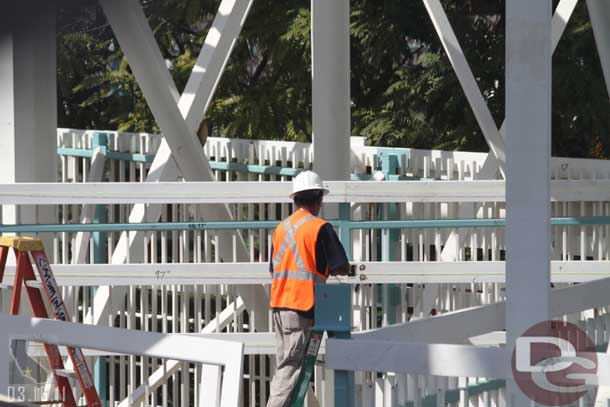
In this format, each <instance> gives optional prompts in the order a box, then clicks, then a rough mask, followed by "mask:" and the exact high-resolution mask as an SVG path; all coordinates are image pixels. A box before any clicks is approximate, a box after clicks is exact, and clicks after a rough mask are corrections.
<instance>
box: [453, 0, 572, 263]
mask: <svg viewBox="0 0 610 407" xmlns="http://www.w3.org/2000/svg"><path fill="white" fill-rule="evenodd" d="M577 5H578V0H561V1H560V2H559V4H558V5H557V8H556V9H555V14H554V15H553V21H552V33H551V35H552V45H551V47H552V50H553V52H555V49H557V45H558V44H559V40H560V39H561V37H562V36H563V33H564V31H565V29H566V27H567V25H568V22H569V21H570V17H571V16H572V13H573V12H574V9H575V8H576V6H577ZM485 108H486V109H487V106H485ZM494 126H495V124H494ZM505 133H506V129H505V126H504V123H502V126H501V127H500V137H501V138H502V139H503V140H504V139H505ZM498 169H499V161H498V159H497V158H496V156H495V155H494V154H493V153H492V152H490V153H489V154H488V155H487V158H485V162H484V163H483V166H482V167H481V169H480V171H479V173H478V175H477V179H481V180H485V179H495V177H496V174H497V173H498ZM457 241H458V234H457V232H452V233H451V234H450V235H449V237H448V238H447V241H446V242H445V245H444V248H443V250H442V252H441V259H442V260H443V261H453V260H455V256H454V253H455V247H456V245H457Z"/></svg>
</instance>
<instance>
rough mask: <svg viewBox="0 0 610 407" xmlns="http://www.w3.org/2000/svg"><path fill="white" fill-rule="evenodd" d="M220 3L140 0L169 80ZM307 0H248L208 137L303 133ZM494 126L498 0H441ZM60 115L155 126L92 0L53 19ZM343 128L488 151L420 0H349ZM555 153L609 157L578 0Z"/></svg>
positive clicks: (307, 114)
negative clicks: (348, 106)
mask: <svg viewBox="0 0 610 407" xmlns="http://www.w3.org/2000/svg"><path fill="white" fill-rule="evenodd" d="M219 2H220V1H219V0H142V4H143V6H144V9H145V12H146V14H147V16H148V17H149V21H150V24H151V27H152V29H153V31H154V33H155V36H156V38H157V41H158V43H159V45H160V48H161V51H162V53H163V55H164V57H165V58H166V60H167V63H168V66H169V67H170V69H171V72H172V75H173V77H174V80H175V81H176V84H177V86H178V89H179V90H182V88H183V87H184V86H185V84H186V81H187V79H188V75H189V73H190V70H191V68H192V66H193V64H194V61H195V59H196V57H197V55H198V53H199V50H200V47H201V44H202V42H203V39H204V37H205V33H206V32H207V30H208V29H209V27H210V25H211V22H212V20H213V18H214V14H215V11H216V9H217V7H218V4H219ZM309 3H310V2H309V0H281V1H277V0H255V2H254V5H253V8H252V10H251V12H250V15H249V17H248V19H247V22H246V25H245V27H244V29H243V31H242V36H241V37H240V39H239V41H238V43H237V46H236V48H235V50H234V52H233V55H232V56H231V59H230V61H229V63H228V65H227V68H226V71H225V74H224V76H223V78H222V80H221V82H220V84H219V88H218V90H217V92H216V96H215V98H214V101H213V104H212V106H211V107H210V109H209V111H208V113H207V117H206V119H207V120H208V123H209V124H210V126H211V127H212V129H213V132H214V134H215V135H222V136H227V137H241V138H264V139H281V140H301V141H304V140H307V139H309V138H310V134H311V71H310V65H311V57H310V55H311V42H310V11H309V5H310V4H309ZM443 5H444V6H445V9H446V11H447V13H448V15H449V19H450V20H451V22H452V24H453V26H454V29H455V30H456V33H457V36H458V38H459V40H460V42H461V44H462V47H463V48H464V50H465V52H466V55H467V58H468V61H469V63H470V65H471V68H472V70H473V72H474V74H475V76H476V78H477V81H478V83H479V86H480V87H481V89H482V91H483V94H484V96H485V98H486V100H487V103H488V105H489V107H490V109H491V111H492V114H493V116H494V118H495V120H496V123H497V124H498V126H500V124H501V123H502V121H503V118H504V117H503V116H504V30H505V26H504V23H505V21H504V15H503V11H504V0H444V1H443ZM58 50H59V63H58V66H59V99H60V100H59V106H60V111H59V122H60V123H59V124H60V126H63V127H73V128H97V129H119V130H122V131H147V132H157V131H158V128H157V126H156V124H155V121H154V119H153V117H152V115H151V113H150V111H149V110H148V107H147V105H146V102H145V101H144V99H143V97H142V93H141V91H140V89H139V88H138V85H137V83H136V82H135V79H134V77H133V75H132V73H131V71H130V69H129V65H128V63H127V61H126V60H125V58H124V57H123V55H122V53H121V51H120V49H119V46H118V44H117V42H116V40H115V39H114V37H113V34H112V30H111V29H110V27H109V26H108V24H107V22H106V20H105V17H104V15H103V13H102V11H101V9H100V8H99V6H98V5H97V3H96V2H94V1H89V0H87V1H83V0H80V1H72V2H66V3H64V5H63V8H62V9H61V11H60V16H59V38H58ZM351 70H352V86H351V95H352V134H353V135H358V136H365V137H367V139H368V140H369V142H370V143H371V144H377V145H388V146H404V147H413V148H441V149H447V150H468V151H487V150H488V148H487V145H486V143H485V140H484V138H483V136H482V134H481V132H480V130H479V128H478V125H477V123H476V121H475V119H474V116H473V114H472V112H471V110H470V108H469V106H468V104H467V101H466V99H465V97H464V94H463V92H462V90H461V88H460V85H459V83H458V80H457V78H456V76H455V74H454V73H453V71H452V69H451V66H450V65H449V61H448V59H447V57H446V55H445V53H444V51H443V50H442V47H441V44H440V42H439V40H438V38H437V37H436V34H435V32H434V29H433V26H432V23H431V22H430V20H429V18H428V15H427V13H426V10H425V8H424V6H423V3H422V2H421V1H420V0H351ZM553 81H554V84H553V109H554V111H553V152H554V154H555V155H561V156H572V157H596V158H608V155H609V154H610V114H608V112H609V111H610V99H609V97H608V94H607V92H606V89H605V87H604V86H603V83H604V82H603V75H602V71H601V67H600V63H599V59H598V56H597V52H596V50H595V45H594V41H593V34H592V30H591V25H590V23H589V17H588V14H587V9H586V4H585V2H581V3H580V4H579V6H578V9H577V10H576V13H575V15H574V17H573V19H572V21H571V22H570V24H569V26H568V29H567V31H566V34H565V35H564V38H563V39H562V41H561V43H560V45H559V48H558V50H557V52H556V53H555V57H554V79H553Z"/></svg>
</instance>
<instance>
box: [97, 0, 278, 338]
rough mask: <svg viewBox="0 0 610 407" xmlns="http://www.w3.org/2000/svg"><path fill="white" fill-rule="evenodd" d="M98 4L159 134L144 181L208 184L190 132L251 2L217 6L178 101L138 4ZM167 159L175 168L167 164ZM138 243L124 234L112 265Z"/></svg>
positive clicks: (224, 250)
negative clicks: (160, 140)
mask: <svg viewBox="0 0 610 407" xmlns="http://www.w3.org/2000/svg"><path fill="white" fill-rule="evenodd" d="M100 2H101V4H102V7H103V9H104V12H105V13H106V15H107V17H108V20H109V21H110V24H111V25H112V27H113V30H114V32H115V34H116V36H117V38H118V40H119V43H120V45H121V48H122V50H123V52H124V53H125V55H126V56H127V58H128V60H129V64H130V67H131V68H132V69H133V71H134V75H135V76H136V79H137V80H138V83H139V85H140V87H141V88H142V92H143V94H144V96H145V98H146V100H147V102H148V104H149V106H150V108H151V111H152V112H153V115H154V116H155V120H156V121H157V123H158V125H159V127H160V128H161V130H162V132H163V134H164V135H165V138H164V142H163V143H162V145H161V147H160V149H159V151H158V152H157V156H156V157H155V161H154V162H153V164H152V168H151V172H150V174H149V177H148V178H147V181H149V182H157V181H161V180H176V179H177V178H178V175H179V174H178V171H177V169H179V170H180V172H181V173H182V176H183V177H184V178H185V179H186V180H189V181H211V180H212V178H213V177H212V172H211V170H210V167H209V164H208V162H207V159H206V158H205V156H204V154H203V149H202V148H201V144H200V143H199V142H198V141H197V140H196V138H195V130H196V129H197V126H198V124H199V120H200V119H201V118H202V117H203V115H204V113H205V112H204V108H205V107H206V106H207V104H208V103H209V100H210V98H211V97H212V95H213V92H214V90H215V87H216V85H217V83H218V78H219V77H220V75H221V73H222V70H223V69H224V66H225V64H226V61H227V59H228V56H229V55H230V52H231V50H232V48H233V45H234V44H235V40H236V38H237V36H238V34H239V32H240V30H241V27H242V25H243V22H244V19H245V17H246V15H247V13H248V11H249V9H250V6H251V4H252V1H251V0H224V1H223V2H222V3H221V6H220V9H219V12H218V14H217V16H216V18H215V20H214V22H213V25H212V27H211V29H210V32H209V33H208V36H207V37H206V40H205V43H204V47H203V48H202V50H201V53H200V56H199V58H198V61H197V63H196V66H195V68H194V70H193V74H192V75H191V77H190V78H189V82H188V84H187V86H186V92H185V94H184V95H183V97H184V98H180V99H179V98H178V92H177V90H176V87H175V84H174V83H173V81H172V78H171V76H170V75H169V72H168V70H167V67H166V64H165V61H164V60H163V58H162V56H161V53H160V51H159V48H158V46H157V45H156V42H155V40H154V36H153V34H152V31H151V30H150V27H149V25H148V22H147V21H146V17H145V16H144V13H143V11H142V9H141V7H140V4H139V2H138V1H136V0H130V1H116V0H101V1H100ZM199 109H201V110H199ZM172 158H173V160H175V163H173V162H172ZM176 167H177V168H176ZM160 213H161V211H160V208H159V207H156V206H155V207H152V208H146V210H145V208H144V206H142V205H139V206H138V207H136V208H134V210H133V211H132V213H131V214H130V217H129V219H130V222H138V221H142V220H147V221H156V220H158V219H159V216H160ZM204 217H205V219H206V220H221V219H222V220H226V219H231V213H230V211H229V209H228V208H227V207H226V206H225V205H224V204H220V203H219V204H218V205H211V206H209V207H206V208H205V209H204ZM218 234H219V235H220V237H221V238H222V240H223V241H227V240H226V239H227V236H225V233H222V232H221V233H218ZM141 239H142V234H141V233H130V234H129V243H127V241H126V240H127V236H126V235H125V234H124V235H123V236H122V237H121V241H120V242H119V244H118V248H119V249H118V251H117V252H115V253H114V254H113V256H112V262H113V263H122V262H124V261H125V260H126V258H127V250H129V249H127V250H126V248H131V247H135V248H141V247H142V244H141ZM123 242H125V243H124V244H123ZM220 250H221V253H220V254H221V257H222V258H223V259H233V253H232V250H231V245H228V244H223V245H220ZM237 257H238V258H237V260H239V259H242V260H243V259H244V258H245V257H246V252H245V248H244V247H243V245H238V247H237ZM238 292H239V294H240V295H241V296H242V297H243V298H244V301H245V302H246V303H247V305H248V308H249V309H250V310H251V311H252V312H254V313H256V314H258V315H263V314H264V313H265V312H266V309H267V304H266V300H265V298H266V293H265V291H264V290H263V289H262V288H261V287H258V288H257V287H242V288H241V289H240V288H239V287H238ZM118 294H119V295H123V294H124V293H118ZM108 298H109V290H108V289H100V290H99V291H98V294H97V295H96V298H95V304H96V315H95V316H94V318H93V320H94V322H97V321H99V320H103V319H104V317H105V315H106V314H107V310H108V303H109V302H108ZM257 324H260V329H262V330H264V329H266V326H267V325H268V322H267V319H266V318H258V319H257Z"/></svg>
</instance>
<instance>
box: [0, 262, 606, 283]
mask: <svg viewBox="0 0 610 407" xmlns="http://www.w3.org/2000/svg"><path fill="white" fill-rule="evenodd" d="M352 264H354V265H355V266H356V268H357V272H356V275H355V276H354V277H333V278H330V279H329V280H328V281H327V283H328V284H339V283H340V284H352V285H356V284H363V283H364V284H442V283H454V284H466V283H504V282H505V278H504V270H505V262H503V261H479V262H473V261H461V262H417V261H410V262H399V261H391V262H354V263H352ZM52 267H53V273H54V275H55V277H56V278H57V282H58V284H59V285H61V286H75V287H78V286H89V287H90V286H102V285H109V284H112V286H113V287H119V286H129V285H160V284H162V285H204V284H229V285H235V284H238V285H244V284H252V285H259V284H261V285H264V284H269V283H270V280H269V265H268V264H267V263H165V264H163V263H156V264H144V263H134V264H79V265H76V264H53V265H52ZM14 274H15V266H10V265H9V266H7V267H6V273H5V283H4V284H5V285H6V286H11V284H12V281H13V280H12V278H13V277H14ZM607 277H610V261H552V262H551V282H553V283H583V282H589V281H594V280H599V279H602V278H607Z"/></svg>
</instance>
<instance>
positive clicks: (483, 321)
mask: <svg viewBox="0 0 610 407" xmlns="http://www.w3.org/2000/svg"><path fill="white" fill-rule="evenodd" d="M608 290H610V278H603V279H599V280H594V281H589V282H586V283H581V284H577V285H570V286H567V287H563V288H558V289H555V290H553V291H551V295H550V301H551V316H553V317H558V316H562V315H566V314H570V313H573V312H578V311H583V310H588V309H591V308H595V307H599V306H602V305H605V304H606V303H607V302H608V298H607V292H608ZM505 305H506V304H505V303H504V302H499V303H495V304H490V305H483V306H478V307H472V308H469V309H463V310H459V311H453V312H447V313H445V314H441V315H439V316H435V317H432V318H427V319H421V320H414V321H410V322H406V323H402V324H395V325H390V326H387V327H383V328H378V329H373V330H370V331H366V332H356V333H353V337H354V338H362V339H376V340H377V339H379V340H386V339H387V340H403V341H408V342H431V343H434V342H438V343H463V341H465V340H466V338H470V337H473V336H478V335H482V334H485V333H488V332H493V331H500V330H503V329H505V312H506V307H505Z"/></svg>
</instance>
